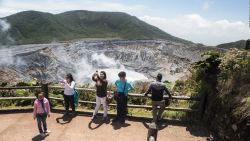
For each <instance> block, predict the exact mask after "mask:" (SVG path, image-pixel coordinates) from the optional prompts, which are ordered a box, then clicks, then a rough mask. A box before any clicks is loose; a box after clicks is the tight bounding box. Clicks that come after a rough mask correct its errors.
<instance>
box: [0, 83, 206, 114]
mask: <svg viewBox="0 0 250 141" xmlns="http://www.w3.org/2000/svg"><path fill="white" fill-rule="evenodd" d="M37 88H41V87H40V86H23V87H0V90H14V89H37ZM49 88H53V89H63V88H62V87H59V86H49ZM76 90H78V91H92V92H95V89H89V88H76ZM128 96H129V97H145V96H144V95H142V94H136V93H129V95H128ZM148 97H150V95H149V96H148ZM49 99H51V100H57V101H63V99H62V98H56V97H49ZM171 99H175V100H191V101H199V102H200V106H199V109H191V108H176V107H166V108H165V110H170V111H182V112H197V113H198V114H201V113H203V111H201V110H202V109H203V108H202V107H204V105H203V104H204V103H203V100H202V99H201V98H200V97H188V96H172V98H171ZM0 100H35V97H0ZM79 103H83V104H95V102H94V101H83V100H79ZM109 105H110V106H116V104H114V103H111V104H109ZM128 107H129V108H147V109H151V108H152V106H149V105H131V104H128ZM201 116H202V115H201Z"/></svg>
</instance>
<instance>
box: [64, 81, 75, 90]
mask: <svg viewBox="0 0 250 141" xmlns="http://www.w3.org/2000/svg"><path fill="white" fill-rule="evenodd" d="M75 84H76V83H75V81H72V82H71V84H68V83H66V84H65V86H66V87H69V88H70V89H74V88H75Z"/></svg>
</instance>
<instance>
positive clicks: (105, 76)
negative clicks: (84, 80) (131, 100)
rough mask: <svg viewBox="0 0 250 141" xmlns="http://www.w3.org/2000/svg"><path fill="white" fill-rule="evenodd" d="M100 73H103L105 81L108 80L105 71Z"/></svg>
mask: <svg viewBox="0 0 250 141" xmlns="http://www.w3.org/2000/svg"><path fill="white" fill-rule="evenodd" d="M100 73H102V74H103V75H104V79H106V78H107V75H106V72H105V71H101V72H100Z"/></svg>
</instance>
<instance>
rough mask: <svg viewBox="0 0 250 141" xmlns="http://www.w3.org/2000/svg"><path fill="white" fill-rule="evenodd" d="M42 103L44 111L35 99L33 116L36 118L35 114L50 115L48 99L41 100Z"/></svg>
mask: <svg viewBox="0 0 250 141" xmlns="http://www.w3.org/2000/svg"><path fill="white" fill-rule="evenodd" d="M43 103H44V109H45V111H44V109H43V107H42V103H41V102H40V101H39V100H38V99H36V100H35V102H34V112H33V113H34V116H36V114H42V113H45V112H46V113H47V114H50V105H49V101H48V99H46V98H44V99H43Z"/></svg>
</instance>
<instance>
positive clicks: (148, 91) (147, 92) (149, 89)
mask: <svg viewBox="0 0 250 141" xmlns="http://www.w3.org/2000/svg"><path fill="white" fill-rule="evenodd" d="M149 93H151V85H150V86H149V88H148V90H147V91H146V93H145V94H144V96H148V94H149Z"/></svg>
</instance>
